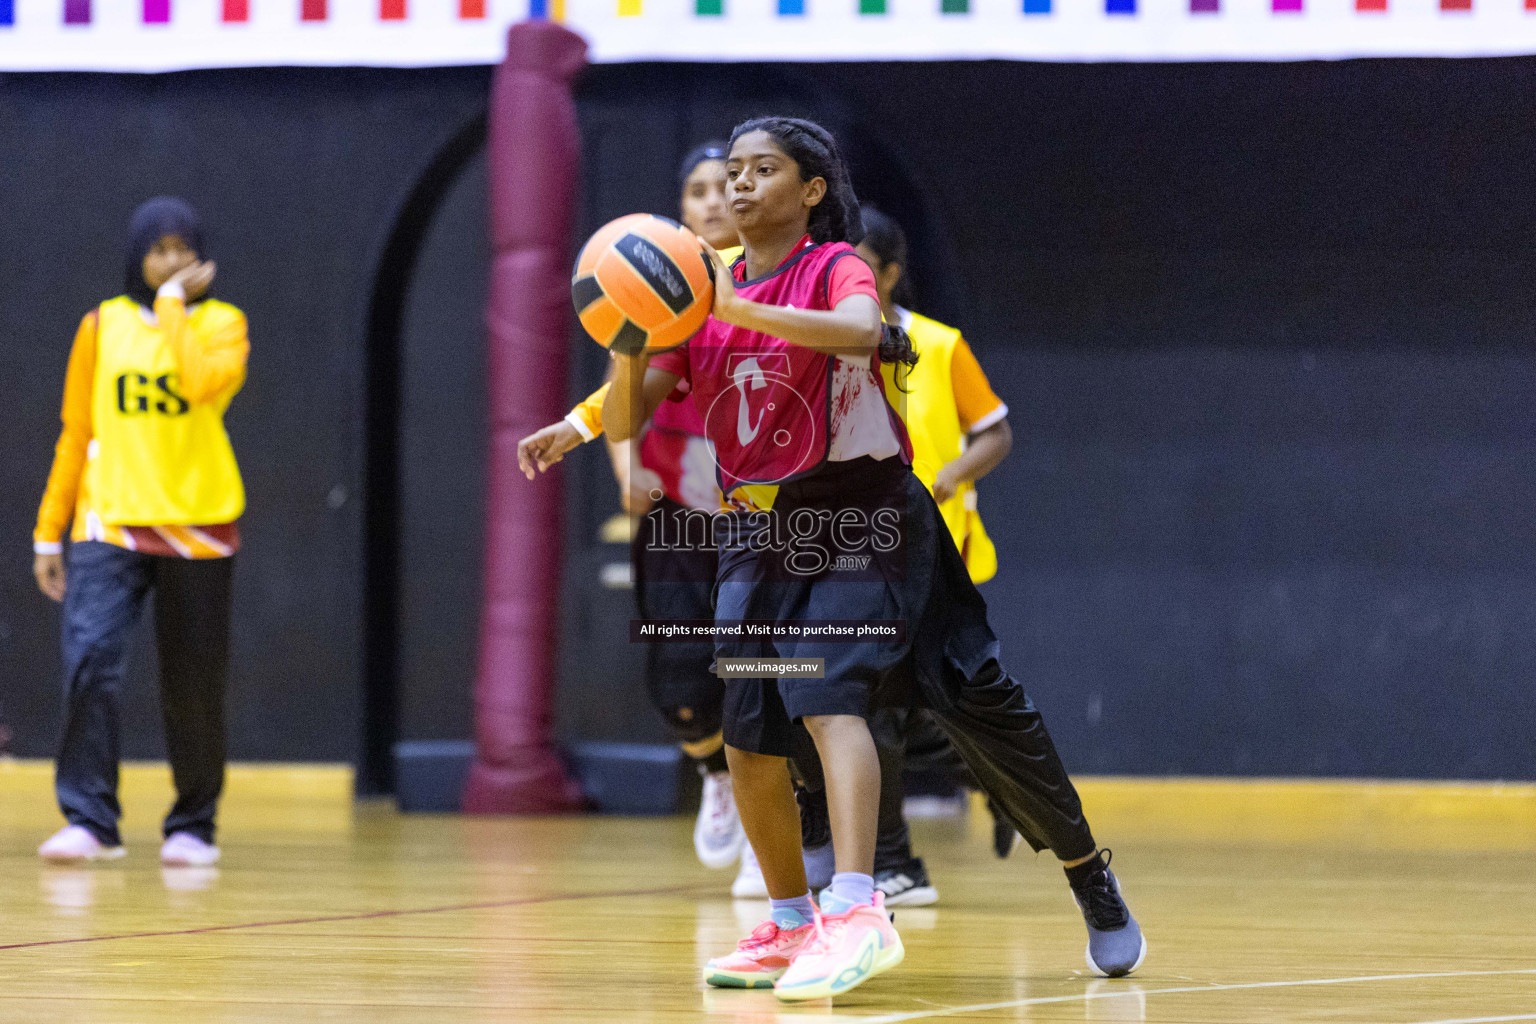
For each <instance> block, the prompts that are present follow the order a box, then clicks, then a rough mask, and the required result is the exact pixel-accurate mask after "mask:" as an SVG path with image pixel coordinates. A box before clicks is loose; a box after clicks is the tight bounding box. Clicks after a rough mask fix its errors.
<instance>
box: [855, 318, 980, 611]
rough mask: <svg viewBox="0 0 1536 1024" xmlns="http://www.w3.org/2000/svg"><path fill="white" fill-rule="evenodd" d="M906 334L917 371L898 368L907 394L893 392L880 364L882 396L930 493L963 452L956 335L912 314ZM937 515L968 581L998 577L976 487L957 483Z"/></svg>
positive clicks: (886, 371)
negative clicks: (954, 370) (953, 372)
mask: <svg viewBox="0 0 1536 1024" xmlns="http://www.w3.org/2000/svg"><path fill="white" fill-rule="evenodd" d="M907 334H908V335H909V336H910V337H911V339H912V347H913V348H914V349H915V350H916V351H917V356H918V358H917V365H916V366H913V367H910V368H908V367H903V368H902V370H903V372H902V378H901V379H902V385H903V387H905V389H906V390H905V392H903V391H902V390H901V389H899V388H897V387H896V381H895V378H894V376H893V368H892V367H891V366H889V365H886V364H883V363H882V364H881V366H880V372H881V375H882V376H883V377H884V378H885V393H886V397H887V398H889V399H890V402H891V405H892V407H894V408H895V409H896V410H897V411H898V412H900V413H901V416H902V419H903V420H905V421H906V424H907V433H908V435H910V436H911V438H912V472H914V473H916V474H917V478H918V479H919V480H921V481H922V482H923V486H924V487H926V488H928V490H929V491H932V490H933V482H934V480H935V479H936V478H937V477H938V475H939V470H940V469H943V468H944V466H945V465H947V464H948V463H950V462H953V461H954V460H955V459H957V458H959V457H960V453H961V451H963V450H964V447H965V431H963V430H962V429H961V428H960V413H959V411H958V410H957V409H956V408H955V387H954V382H953V380H951V378H950V367H951V365H952V363H953V359H954V354H955V343H956V342H958V341H959V340H960V332H959V331H957V330H955V329H954V328H953V327H946V326H944V325H943V324H941V323H939V322H938V321H937V320H930V319H928V318H927V317H925V316H920V315H918V314H917V313H913V314H912V324H911V326H910V327H909V328H908V329H907ZM939 512H940V513H941V514H942V515H943V516H944V524H945V525H946V526H948V527H949V533H950V536H952V537H953V538H954V539H955V547H957V548H959V549H960V553H961V554H962V555H964V556H965V567H966V569H967V570H969V572H970V574H971V580H972V582H975V583H982V582H985V581H986V580H989V579H991V578H992V577H993V576H995V575H997V549H996V548H995V547H993V545H992V538H990V537H988V536H987V531H986V530H985V529H984V528H983V527H982V525H981V515H980V513H978V512H977V511H976V488H975V486H974V485H972V484H970V483H965V484H961V485H960V487H959V489H958V490H956V491H955V494H954V496H953V497H952V498H950V499H949V500H948V501H946V502H943V503H941V504H940V505H939Z"/></svg>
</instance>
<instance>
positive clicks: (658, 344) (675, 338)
mask: <svg viewBox="0 0 1536 1024" xmlns="http://www.w3.org/2000/svg"><path fill="white" fill-rule="evenodd" d="M709 310H710V306H709V304H708V303H704V302H698V301H695V302H694V304H693V305H691V306H689V307H688V308H687V309H685V310H683V312H682V313H680V314H678V317H677V319H676V320H674V321H672V323H670V324H668V325H667V326H666V327H663V328H661V329H659V330H655V331H652V332H651V336H650V339H649V340H648V341H647V342H646V345H645V347H646V348H648V349H650V350H652V351H656V350H659V349H668V348H676V347H677V346H679V345H681V344H682V343H683V342H685V341H687V340H688V339H689V338H691V337H693V335H694V334H695V333H696V332H697V331H698V329H699V328H700V327H703V326H704V321H705V320H707V319H708V318H709Z"/></svg>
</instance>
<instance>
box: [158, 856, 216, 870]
mask: <svg viewBox="0 0 1536 1024" xmlns="http://www.w3.org/2000/svg"><path fill="white" fill-rule="evenodd" d="M218 862H219V858H217V857H215V858H213V859H212V860H187V859H186V858H184V857H173V858H170V859H167V858H165V857H161V858H160V866H161V867H163V868H211V867H213V866H214V865H215V864H217V863H218Z"/></svg>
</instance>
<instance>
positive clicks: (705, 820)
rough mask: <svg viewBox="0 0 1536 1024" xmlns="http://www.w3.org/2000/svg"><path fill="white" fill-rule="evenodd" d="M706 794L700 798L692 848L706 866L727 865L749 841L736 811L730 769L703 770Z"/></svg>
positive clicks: (723, 866)
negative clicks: (719, 770) (718, 770)
mask: <svg viewBox="0 0 1536 1024" xmlns="http://www.w3.org/2000/svg"><path fill="white" fill-rule="evenodd" d="M701 774H703V776H704V795H703V797H702V798H701V799H700V800H699V820H698V821H696V822H695V823H694V826H693V848H694V850H695V851H696V852H697V853H698V855H699V862H700V863H701V864H703V865H704V866H705V867H707V868H728V867H730V866H731V865H732V864H734V863H736V858H738V857H740V856H741V850H742V847H744V846H746V845H747V833H746V830H744V829H743V828H742V827H741V818H740V816H738V815H737V813H736V797H735V795H734V793H733V792H732V790H731V773H730V772H701Z"/></svg>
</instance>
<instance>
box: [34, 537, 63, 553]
mask: <svg viewBox="0 0 1536 1024" xmlns="http://www.w3.org/2000/svg"><path fill="white" fill-rule="evenodd" d="M32 553H33V554H34V555H62V554H63V553H64V545H63V543H62V542H60V541H56V540H35V541H33V542H32Z"/></svg>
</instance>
